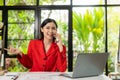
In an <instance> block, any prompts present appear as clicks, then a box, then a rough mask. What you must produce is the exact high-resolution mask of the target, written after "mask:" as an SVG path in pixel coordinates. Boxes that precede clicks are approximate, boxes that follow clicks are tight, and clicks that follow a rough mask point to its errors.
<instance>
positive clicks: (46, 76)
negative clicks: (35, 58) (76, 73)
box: [0, 72, 112, 80]
mask: <svg viewBox="0 0 120 80" xmlns="http://www.w3.org/2000/svg"><path fill="white" fill-rule="evenodd" d="M7 74H9V75H10V73H7ZM12 74H13V73H12ZM15 74H16V73H15ZM17 74H18V73H17ZM19 74H20V75H19V77H18V78H17V79H16V80H112V79H110V78H108V77H107V76H105V75H100V76H94V77H85V78H76V79H72V78H68V77H64V76H60V74H62V73H61V72H24V73H21V72H20V73H19ZM0 80H14V79H11V77H10V76H6V75H4V76H0Z"/></svg>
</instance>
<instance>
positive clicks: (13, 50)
mask: <svg viewBox="0 0 120 80" xmlns="http://www.w3.org/2000/svg"><path fill="white" fill-rule="evenodd" d="M4 50H6V51H8V54H9V55H18V54H20V55H21V54H22V52H21V51H20V50H19V49H17V48H14V47H12V46H10V47H9V48H4Z"/></svg>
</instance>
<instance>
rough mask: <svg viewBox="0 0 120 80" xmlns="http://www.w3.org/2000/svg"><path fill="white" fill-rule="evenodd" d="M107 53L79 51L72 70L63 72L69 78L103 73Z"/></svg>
mask: <svg viewBox="0 0 120 80" xmlns="http://www.w3.org/2000/svg"><path fill="white" fill-rule="evenodd" d="M108 56H109V53H80V54H78V56H77V59H76V63H75V67H74V69H73V72H70V73H69V74H68V73H63V74H62V75H63V76H66V77H71V78H81V77H92V76H98V75H101V74H103V72H104V69H105V66H106V62H107V59H108Z"/></svg>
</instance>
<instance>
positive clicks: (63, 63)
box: [57, 46, 67, 72]
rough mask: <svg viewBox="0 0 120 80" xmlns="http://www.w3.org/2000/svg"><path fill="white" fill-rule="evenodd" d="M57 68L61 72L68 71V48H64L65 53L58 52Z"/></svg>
mask: <svg viewBox="0 0 120 80" xmlns="http://www.w3.org/2000/svg"><path fill="white" fill-rule="evenodd" d="M57 68H58V70H59V71H60V72H64V71H66V68H67V60H66V47H65V46H63V51H62V52H60V51H59V50H58V59H57Z"/></svg>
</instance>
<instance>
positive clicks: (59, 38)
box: [54, 33, 63, 52]
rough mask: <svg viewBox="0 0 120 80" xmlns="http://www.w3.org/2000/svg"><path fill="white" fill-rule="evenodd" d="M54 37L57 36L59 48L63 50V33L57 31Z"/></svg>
mask: <svg viewBox="0 0 120 80" xmlns="http://www.w3.org/2000/svg"><path fill="white" fill-rule="evenodd" d="M54 37H55V38H56V41H55V42H56V43H57V45H58V47H59V50H60V52H61V51H62V50H63V46H62V39H61V35H60V34H58V33H56V34H55V36H54Z"/></svg>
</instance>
